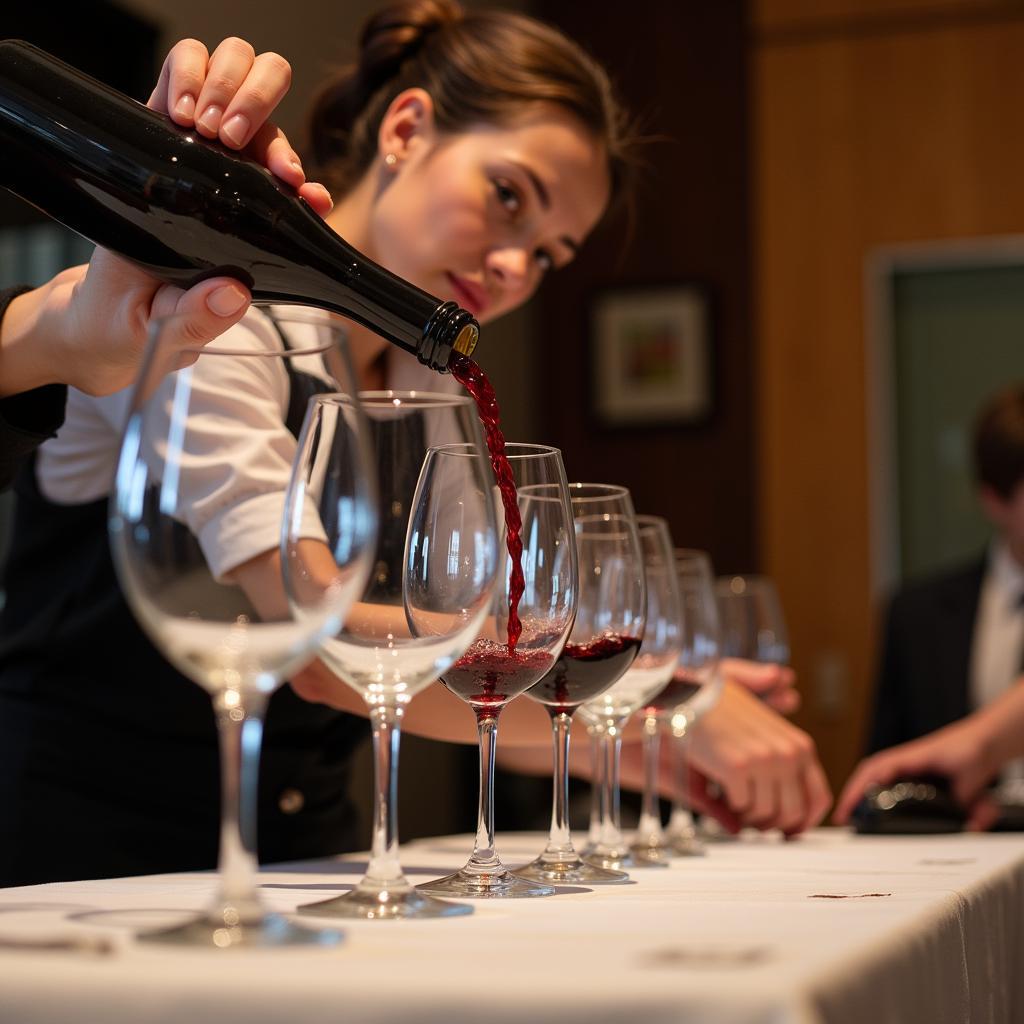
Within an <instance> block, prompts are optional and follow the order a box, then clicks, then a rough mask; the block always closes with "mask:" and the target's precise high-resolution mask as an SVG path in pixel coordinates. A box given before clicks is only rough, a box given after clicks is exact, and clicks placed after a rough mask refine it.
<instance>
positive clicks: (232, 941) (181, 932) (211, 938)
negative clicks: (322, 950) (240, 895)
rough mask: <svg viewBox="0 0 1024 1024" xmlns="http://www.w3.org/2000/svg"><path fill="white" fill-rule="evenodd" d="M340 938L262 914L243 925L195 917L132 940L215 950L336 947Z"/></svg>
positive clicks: (330, 931)
mask: <svg viewBox="0 0 1024 1024" xmlns="http://www.w3.org/2000/svg"><path fill="white" fill-rule="evenodd" d="M343 938H344V936H343V934H342V933H341V932H339V931H337V930H335V929H333V928H306V927H304V926H303V925H301V924H296V923H295V922H294V921H289V920H288V919H287V918H286V917H282V916H281V915H280V914H264V915H263V916H262V917H259V918H256V919H255V920H253V921H251V922H247V923H244V924H242V923H239V924H234V925H229V924H225V922H224V921H223V920H218V919H216V918H210V917H199V918H196V919H195V920H192V921H186V922H185V923H184V924H179V925H175V926H174V927H173V928H160V929H158V930H156V931H152V932H142V933H141V934H139V935H137V936H136V939H137V941H139V942H153V943H161V944H164V945H173V946H211V947H216V948H219V949H234V948H236V947H245V948H248V949H255V948H258V947H271V946H336V945H338V943H340V942H341V941H342V939H343Z"/></svg>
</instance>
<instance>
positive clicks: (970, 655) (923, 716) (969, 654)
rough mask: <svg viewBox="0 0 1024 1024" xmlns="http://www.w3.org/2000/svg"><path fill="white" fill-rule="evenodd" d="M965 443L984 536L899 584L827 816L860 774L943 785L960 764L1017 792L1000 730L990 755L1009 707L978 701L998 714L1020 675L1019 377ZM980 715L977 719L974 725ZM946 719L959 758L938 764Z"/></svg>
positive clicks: (1021, 780)
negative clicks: (840, 789) (968, 553)
mask: <svg viewBox="0 0 1024 1024" xmlns="http://www.w3.org/2000/svg"><path fill="white" fill-rule="evenodd" d="M973 454H974V475H975V480H976V483H977V488H978V497H979V500H980V502H981V505H982V508H983V510H984V512H985V515H986V517H987V518H988V519H989V521H990V522H991V523H992V526H993V530H994V535H993V540H992V543H991V544H990V545H989V548H988V550H987V551H986V552H985V553H984V554H983V555H982V556H980V557H978V558H976V559H974V560H972V561H971V562H970V563H968V564H967V565H963V566H960V567H959V568H956V569H954V570H952V571H949V572H945V573H942V574H941V575H937V576H934V577H931V578H929V579H926V580H923V581H920V582H916V583H912V584H909V585H907V586H906V587H905V588H904V589H902V590H901V591H900V592H899V593H897V594H896V596H895V597H894V598H893V600H892V602H891V604H890V606H889V611H888V615H887V618H886V623H885V630H884V637H883V643H882V656H881V659H880V668H879V673H878V679H877V685H876V691H875V706H874V713H873V716H872V720H871V725H870V730H869V739H868V752H869V753H870V754H872V755H873V756H872V757H869V758H868V760H867V761H865V762H863V763H862V764H861V765H860V766H859V767H858V769H857V771H856V772H855V773H854V776H853V777H852V778H851V780H850V782H849V783H848V784H847V787H846V790H845V791H844V793H843V795H842V797H841V799H840V801H839V804H838V810H837V819H839V818H840V817H842V816H843V812H845V811H846V810H847V808H848V807H851V806H852V803H855V802H856V800H855V799H854V795H853V794H854V791H856V793H855V796H856V797H857V798H859V795H860V794H861V793H862V792H863V789H864V788H865V786H866V785H867V784H868V783H870V782H878V783H884V782H888V781H891V780H892V779H893V778H895V777H896V774H892V773H893V772H897V773H898V772H903V773H905V774H914V773H920V772H922V771H930V770H934V771H941V772H944V773H946V774H950V773H952V775H953V777H954V778H953V781H954V789H957V785H956V783H957V781H958V779H960V778H961V776H963V775H964V773H968V774H970V776H971V778H972V780H975V779H976V777H977V779H979V780H980V782H978V785H979V786H980V787H984V786H985V785H987V784H988V783H989V782H991V781H993V780H994V778H995V777H996V776H1001V779H1002V787H1001V789H1002V798H1003V799H1006V800H1008V801H1009V802H1021V801H1020V800H1019V795H1020V791H1021V787H1022V786H1024V763H1021V762H1020V761H1019V760H1018V759H1019V752H1018V751H1017V750H1016V748H1015V745H1014V744H1013V743H1012V742H1009V743H1003V742H1002V740H1001V741H1000V743H999V744H998V746H999V749H1000V750H1005V751H1006V753H1005V754H999V755H998V756H997V754H996V753H995V747H994V746H993V743H994V740H995V737H996V735H997V734H999V735H1000V737H1002V734H1003V733H1004V732H1006V733H1009V732H1011V731H1012V720H1013V715H1012V714H1011V718H1010V719H1006V718H1005V715H1004V720H1003V721H1002V722H999V721H998V720H997V719H998V716H997V715H996V714H995V712H994V711H992V710H990V709H994V708H997V707H1004V708H1005V710H1006V712H1007V713H1008V714H1009V713H1010V712H1011V711H1012V709H1013V708H1014V707H1015V705H1016V695H1015V693H1011V691H1016V690H1019V689H1022V687H1020V686H1019V684H1020V683H1021V682H1024V658H1022V655H1024V386H1016V387H1013V388H1010V389H1008V390H1006V391H1003V392H1001V393H1000V394H998V395H996V396H995V397H994V398H992V399H991V400H990V401H989V402H988V403H987V404H986V406H985V407H984V408H983V409H982V411H981V413H980V415H979V417H978V419H977V422H976V425H975V430H974V453H973ZM982 711H984V712H985V713H984V714H980V712H982ZM982 721H984V723H985V728H980V726H979V727H976V726H978V723H979V722H982ZM1008 722H1010V723H1011V724H1007V723H1008ZM968 723H970V725H969V727H968ZM961 725H963V727H964V728H962V729H961V728H960V727H961ZM954 726H955V727H956V728H955V729H954V733H953V735H954V738H955V737H956V736H959V735H960V733H961V732H963V733H964V737H967V736H970V737H971V742H970V743H964V744H963V745H962V750H960V753H962V754H963V757H962V758H961V760H959V761H957V762H956V763H955V764H953V763H952V762H950V764H948V765H947V764H939V761H940V760H943V759H944V758H945V759H948V758H949V756H950V752H951V749H952V748H951V747H950V746H949V743H948V742H947V749H946V751H945V753H942V750H941V744H939V743H938V742H934V743H933V742H931V740H932V739H933V738H934V737H936V736H940V735H944V736H946V739H947V741H949V736H948V735H946V730H949V729H950V728H951V727H954ZM965 730H966V731H965ZM922 738H928V739H929V742H924V740H923V739H922ZM918 741H920V742H918ZM972 744H973V746H972ZM975 748H976V749H975ZM971 749H975V756H974V758H973V763H972V764H970V765H968V762H970V761H971V760H972V759H971V757H970V752H971ZM918 762H920V764H918ZM982 766H984V767H982ZM885 774H887V775H888V777H887V778H883V777H882V775H885ZM974 784H975V783H974V781H972V787H973V786H974ZM968 788H971V787H968ZM961 796H962V797H963V792H961ZM976 797H977V793H973V794H972V798H976ZM851 801H852V802H851ZM988 817H989V814H988V813H987V812H986V814H985V815H984V818H983V819H978V820H979V821H980V820H986V821H987V820H988Z"/></svg>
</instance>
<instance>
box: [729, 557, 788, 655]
mask: <svg viewBox="0 0 1024 1024" xmlns="http://www.w3.org/2000/svg"><path fill="white" fill-rule="evenodd" d="M715 596H716V597H717V599H718V605H719V612H720V615H721V619H722V654H723V655H724V656H725V657H729V658H746V659H747V660H748V661H761V662H773V663H775V664H777V665H785V664H788V662H789V639H788V637H787V633H786V623H785V619H784V618H783V615H782V603H781V602H780V601H779V594H778V591H777V590H776V588H775V583H774V581H773V580H771V579H770V578H769V577H767V576H756V575H744V576H722V577H720V578H719V579H718V580H717V581H716V583H715Z"/></svg>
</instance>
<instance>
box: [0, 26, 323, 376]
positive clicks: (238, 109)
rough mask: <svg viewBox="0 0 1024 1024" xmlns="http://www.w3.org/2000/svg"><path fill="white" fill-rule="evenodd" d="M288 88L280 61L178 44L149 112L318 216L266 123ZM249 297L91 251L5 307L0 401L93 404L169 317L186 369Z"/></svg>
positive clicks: (220, 281) (319, 194)
mask: <svg viewBox="0 0 1024 1024" xmlns="http://www.w3.org/2000/svg"><path fill="white" fill-rule="evenodd" d="M290 82H291V68H290V67H289V65H288V63H287V61H285V60H284V59H283V58H281V57H279V56H278V55H277V54H272V53H264V54H259V55H257V54H256V53H255V51H254V50H253V48H252V47H251V46H250V45H249V44H248V43H246V42H245V41H244V40H241V39H234V38H233V39H226V40H224V42H223V43H221V44H220V46H218V47H217V48H216V50H214V52H213V54H212V55H211V54H209V53H208V52H207V50H206V47H205V46H203V44H202V43H199V42H197V41H196V40H192V39H187V40H183V41H182V42H180V43H177V44H176V45H175V46H174V47H173V48H172V50H171V51H170V53H169V54H168V55H167V59H166V60H165V61H164V65H163V69H162V70H161V72H160V78H159V81H158V82H157V86H156V88H155V89H154V90H153V94H152V96H151V97H150V100H149V106H150V107H152V108H153V109H155V110H160V111H162V112H169V113H170V116H171V118H172V119H173V120H174V121H175V122H176V123H177V124H179V125H181V126H182V127H187V128H192V127H194V128H195V129H196V131H198V132H199V133H200V134H202V135H204V136H206V137H208V138H214V137H216V138H217V139H219V140H220V141H221V142H222V143H223V144H224V145H226V146H228V147H230V148H232V149H238V150H244V151H245V152H246V154H247V155H249V156H251V157H252V158H253V159H255V160H258V161H260V162H261V163H263V164H264V166H266V167H267V168H268V169H269V170H270V171H271V172H272V173H274V174H275V175H277V176H278V177H279V178H281V179H282V180H283V181H284V182H286V183H287V184H289V185H292V186H293V187H294V188H296V189H297V190H298V192H299V194H300V195H301V196H302V197H303V198H304V199H305V200H306V201H307V202H308V203H309V205H310V206H311V207H312V208H313V209H314V210H316V211H317V212H318V213H319V214H320V215H321V216H323V215H325V214H326V213H327V212H328V211H329V210H330V208H331V199H330V195H329V194H328V192H327V190H326V189H325V188H324V187H323V186H322V185H319V184H316V183H315V182H307V181H306V179H305V173H304V172H303V169H302V163H301V161H300V160H299V158H298V155H297V154H296V153H295V151H294V150H293V149H292V147H291V145H290V143H289V142H288V139H287V137H286V136H285V134H284V133H283V132H282V131H281V130H280V129H279V128H278V127H277V126H276V125H274V124H272V123H271V122H270V121H268V120H267V118H268V117H269V116H270V114H271V113H272V111H273V110H274V108H275V107H276V106H277V104H278V102H279V101H280V99H281V97H282V96H284V94H285V93H286V92H287V90H288V86H289V84H290ZM250 298H251V296H250V294H249V292H248V290H247V289H246V288H245V287H244V286H243V285H242V284H240V283H239V282H238V281H236V280H234V279H233V278H226V277H222V278H211V279H209V280H207V281H203V282H201V283H200V284H197V285H195V286H194V287H192V288H190V289H188V290H187V291H186V290H183V289H181V288H177V287H175V286H173V285H167V284H162V283H160V282H159V281H157V280H155V279H154V278H152V277H150V276H149V275H148V274H146V273H145V272H144V271H142V270H140V269H139V268H137V267H135V266H134V265H133V264H131V263H128V262H127V261H125V260H122V259H120V258H119V257H117V256H115V255H113V254H112V253H110V252H107V251H106V250H103V249H97V250H96V252H95V253H94V254H93V258H92V260H91V261H90V262H89V264H88V265H86V266H80V267H72V268H70V269H69V270H65V271H63V272H62V273H60V274H58V275H57V276H56V277H54V278H53V279H52V280H51V281H49V282H47V284H45V285H43V286H41V287H40V288H36V289H34V290H33V291H30V292H26V293H25V294H24V295H21V296H19V297H18V298H17V299H15V300H14V301H13V302H12V303H11V304H10V306H9V307H8V309H7V313H6V315H5V316H4V320H3V323H2V325H0V326H2V335H0V344H2V353H0V354H2V356H3V368H4V375H3V383H2V385H0V394H13V393H16V392H18V391H25V390H29V389H30V388H34V387H38V386H40V385H43V384H50V383H56V382H63V383H66V384H70V385H72V386H73V387H76V388H78V389H79V390H81V391H85V392H87V393H88V394H93V395H100V394H109V393H110V392H113V391H118V390H120V389H121V388H124V387H127V386H128V385H129V384H131V382H132V380H133V379H134V377H135V372H136V369H137V367H138V363H139V360H140V359H141V357H142V353H143V351H144V349H145V344H146V335H147V331H148V328H149V322H150V320H151V319H153V318H155V317H160V316H168V315H170V314H172V313H182V314H186V316H185V317H183V318H182V321H181V328H180V332H179V333H180V338H179V340H180V344H181V348H182V357H181V365H187V364H188V363H189V362H193V361H194V360H195V359H196V358H197V355H196V352H197V350H198V347H199V346H201V345H205V344H206V343H207V342H210V341H212V340H213V339H214V338H216V337H218V336H219V335H220V334H223V333H224V331H226V330H227V329H228V328H230V327H232V326H234V324H236V323H237V322H238V321H239V320H241V318H242V317H243V316H244V315H245V312H246V310H247V309H248V307H249V302H250Z"/></svg>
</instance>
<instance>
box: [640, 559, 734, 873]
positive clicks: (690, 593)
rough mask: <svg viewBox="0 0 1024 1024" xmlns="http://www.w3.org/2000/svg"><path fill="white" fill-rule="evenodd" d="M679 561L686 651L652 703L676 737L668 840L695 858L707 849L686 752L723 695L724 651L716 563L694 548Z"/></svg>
mask: <svg viewBox="0 0 1024 1024" xmlns="http://www.w3.org/2000/svg"><path fill="white" fill-rule="evenodd" d="M675 559H676V579H677V582H678V584H679V594H680V599H681V601H682V608H683V629H682V638H683V649H682V652H681V653H680V655H679V663H678V666H677V668H676V671H675V674H674V675H673V677H672V682H671V683H670V684H669V685H668V686H667V687H666V688H665V690H664V691H663V692H662V693H661V694H659V695H658V697H657V698H656V700H655V701H653V702H652V709H653V711H654V712H655V715H656V717H657V720H658V721H659V722H660V723H661V724H662V726H663V727H664V728H665V729H666V730H668V732H669V735H670V737H671V739H670V743H671V753H672V778H673V794H672V812H671V815H670V817H669V823H668V828H667V829H666V831H665V837H664V839H665V842H666V843H667V844H668V845H669V847H670V848H671V850H672V853H674V854H676V855H679V856H690V857H692V856H700V855H702V854H703V853H704V846H703V844H702V843H701V841H700V837H699V835H698V833H697V829H696V827H695V825H694V821H693V814H692V813H691V811H690V806H689V800H688V793H689V769H688V765H687V747H688V741H689V736H690V731H691V730H692V728H693V726H694V725H695V724H696V723H697V722H698V721H699V720H700V718H701V717H702V716H703V715H704V714H706V713H707V712H708V711H709V710H710V709H711V708H712V707H714V705H715V702H716V701H717V700H718V695H719V693H720V692H721V688H722V680H721V676H720V674H719V672H718V660H719V656H720V654H721V649H720V633H719V614H718V604H717V602H716V600H715V593H714V582H713V579H714V577H713V574H712V569H711V559H710V558H709V556H708V554H707V552H705V551H699V550H697V549H695V548H676V550H675ZM652 709H649V710H652Z"/></svg>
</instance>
